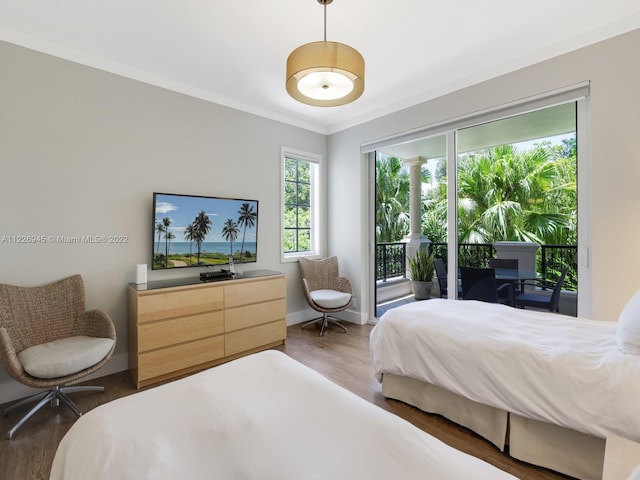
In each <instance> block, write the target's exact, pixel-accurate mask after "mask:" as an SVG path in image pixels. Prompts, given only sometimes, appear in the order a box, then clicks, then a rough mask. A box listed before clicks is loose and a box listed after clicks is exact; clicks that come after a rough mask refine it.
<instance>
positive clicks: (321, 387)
mask: <svg viewBox="0 0 640 480" xmlns="http://www.w3.org/2000/svg"><path fill="white" fill-rule="evenodd" d="M50 478H51V479H52V480H58V479H65V480H76V479H77V480H86V479H92V480H99V479H105V480H106V479H109V480H112V479H118V480H126V479H136V480H142V479H153V480H157V479H177V478H180V479H182V478H185V479H190V480H193V479H200V478H207V479H209V478H219V479H225V480H226V479H260V480H268V479H274V480H275V479H277V480H286V479H291V480H293V479H295V480H301V479H324V480H326V479H331V480H336V479H345V480H346V479H349V480H353V479H361V478H362V479H384V480H388V479H396V478H397V479H403V480H405V479H414V478H415V479H418V478H420V479H424V478H432V479H446V480H452V479H460V480H462V479H465V480H467V479H469V478H473V479H497V480H508V479H510V480H514V478H515V477H513V476H511V475H509V474H507V473H504V472H502V471H500V470H498V469H496V468H495V467H493V466H491V465H489V464H487V463H485V462H483V461H481V460H479V459H477V458H474V457H471V456H469V455H467V454H464V453H462V452H459V451H457V450H455V449H453V448H451V447H448V446H447V445H445V444H444V443H442V442H440V441H439V440H437V439H435V438H434V437H432V436H430V435H428V434H426V433H424V432H423V431H421V430H419V429H418V428H416V427H414V426H413V425H411V424H410V423H408V422H406V421H405V420H403V419H401V418H399V417H397V416H395V415H393V414H391V413H389V412H387V411H385V410H383V409H381V408H379V407H377V406H375V405H373V404H371V403H369V402H367V401H365V400H363V399H361V398H360V397H358V396H356V395H354V394H353V393H351V392H349V391H347V390H345V389H343V388H342V387H339V386H337V385H335V384H333V383H332V382H330V381H329V380H327V379H326V378H325V377H323V376H322V375H320V374H318V373H317V372H315V371H313V370H311V369H309V368H308V367H305V366H304V365H302V364H300V363H298V362H296V361H295V360H293V359H291V358H290V357H288V356H287V355H285V354H284V353H282V352H278V351H273V350H271V351H265V352H262V353H257V354H254V355H250V356H247V357H244V358H241V359H238V360H235V361H233V362H230V363H228V364H225V365H220V366H218V367H215V368H212V369H210V370H207V371H204V372H201V373H199V374H196V375H193V376H191V377H188V378H185V379H182V380H178V381H175V382H173V383H170V384H167V385H163V386H160V387H157V388H154V389H152V390H147V391H143V392H140V393H136V394H134V395H131V396H129V397H124V398H121V399H118V400H115V401H113V402H110V403H108V404H105V405H102V406H100V407H97V408H95V409H94V410H92V411H90V412H88V413H87V414H86V415H83V416H82V417H81V418H79V419H78V421H77V422H76V423H75V424H74V425H73V427H72V428H71V429H70V430H69V432H68V433H67V434H66V436H65V437H64V438H63V440H62V442H61V443H60V445H59V448H58V450H57V452H56V456H55V459H54V462H53V466H52V471H51V477H50Z"/></svg>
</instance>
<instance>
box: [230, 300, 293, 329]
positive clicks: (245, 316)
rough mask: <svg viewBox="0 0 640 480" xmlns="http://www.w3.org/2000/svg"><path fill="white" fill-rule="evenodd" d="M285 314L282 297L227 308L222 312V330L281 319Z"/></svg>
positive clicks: (285, 308) (285, 306)
mask: <svg viewBox="0 0 640 480" xmlns="http://www.w3.org/2000/svg"><path fill="white" fill-rule="evenodd" d="M286 315H287V305H286V301H285V300H284V298H282V299H280V300H273V301H271V302H264V303H258V304H255V305H245V306H243V307H235V308H229V309H227V310H225V312H224V330H225V332H233V331H235V330H240V329H242V328H248V327H254V326H256V325H261V324H263V323H269V322H273V321H275V320H283V319H284V318H285V317H286Z"/></svg>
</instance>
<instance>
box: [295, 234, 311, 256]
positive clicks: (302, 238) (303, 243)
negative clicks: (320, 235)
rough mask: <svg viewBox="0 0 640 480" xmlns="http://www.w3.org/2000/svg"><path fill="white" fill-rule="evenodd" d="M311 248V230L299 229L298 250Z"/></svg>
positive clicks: (303, 250) (302, 250)
mask: <svg viewBox="0 0 640 480" xmlns="http://www.w3.org/2000/svg"><path fill="white" fill-rule="evenodd" d="M309 250H311V234H310V232H309V230H298V251H299V252H305V251H309Z"/></svg>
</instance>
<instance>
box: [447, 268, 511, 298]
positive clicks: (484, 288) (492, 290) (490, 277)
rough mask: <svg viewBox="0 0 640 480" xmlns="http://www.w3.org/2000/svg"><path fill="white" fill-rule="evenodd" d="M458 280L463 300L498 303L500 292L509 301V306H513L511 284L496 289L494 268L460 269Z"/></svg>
mask: <svg viewBox="0 0 640 480" xmlns="http://www.w3.org/2000/svg"><path fill="white" fill-rule="evenodd" d="M460 278H461V280H462V299H463V300H479V301H481V302H489V303H498V292H500V294H503V295H505V296H506V298H508V299H510V301H509V305H512V304H513V301H512V299H513V290H512V287H511V283H507V284H505V285H502V286H500V287H498V285H497V283H496V270H495V269H494V268H475V267H460Z"/></svg>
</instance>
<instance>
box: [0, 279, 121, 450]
mask: <svg viewBox="0 0 640 480" xmlns="http://www.w3.org/2000/svg"><path fill="white" fill-rule="evenodd" d="M115 343H116V331H115V327H114V325H113V322H112V321H111V318H110V317H109V316H108V315H107V314H106V313H105V312H103V311H102V310H88V311H85V300H84V283H83V280H82V277H81V276H80V275H73V276H71V277H67V278H64V279H62V280H58V281H56V282H54V283H50V284H48V285H43V286H36V287H19V286H14V285H6V284H0V362H2V364H3V365H4V367H5V369H6V371H7V373H8V374H9V375H10V376H11V377H12V378H13V379H15V380H17V381H18V382H20V383H22V384H24V385H27V386H29V387H34V388H44V389H47V390H46V391H44V392H41V393H37V394H35V395H33V396H31V397H27V398H25V399H23V400H20V401H19V402H17V403H15V404H13V405H11V406H10V407H8V408H7V409H6V410H5V415H7V414H8V413H9V412H10V411H12V410H14V409H16V408H19V407H21V406H22V405H25V404H28V403H32V402H38V403H37V404H36V405H35V406H34V407H33V408H32V409H31V410H30V411H29V412H28V413H27V414H26V415H25V416H24V417H23V418H22V419H21V420H20V421H19V422H18V423H17V424H16V425H15V426H14V427H13V428H12V429H11V430H9V432H8V433H7V437H8V438H11V437H12V436H13V434H14V433H15V432H16V430H18V429H19V428H20V427H21V426H22V425H23V424H24V422H26V421H27V420H28V419H29V418H30V417H31V416H32V415H33V414H34V413H36V412H37V411H38V410H40V409H41V408H42V407H43V406H44V405H46V404H47V403H49V402H50V403H51V405H52V406H58V405H59V403H60V400H62V402H63V403H65V404H66V405H68V406H69V407H70V408H71V410H73V411H74V412H75V414H76V415H77V416H78V417H79V416H80V415H82V412H81V411H80V409H79V408H78V407H77V405H76V404H75V403H74V402H73V401H72V400H71V399H70V398H69V397H68V395H67V394H68V393H71V392H77V391H87V390H91V391H104V387H93V386H66V385H67V384H68V383H70V382H74V381H76V380H79V379H81V378H83V377H85V376H87V375H89V374H90V373H93V372H95V371H96V370H98V369H99V368H101V367H102V366H103V365H104V364H105V363H107V361H108V360H109V358H110V357H111V355H112V354H113V350H114V348H115Z"/></svg>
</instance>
